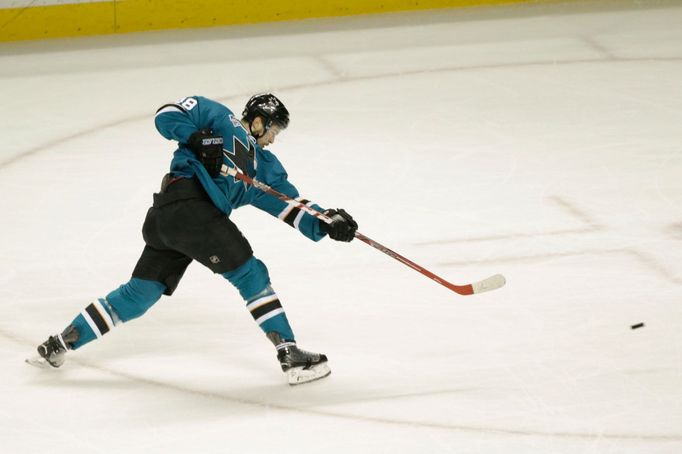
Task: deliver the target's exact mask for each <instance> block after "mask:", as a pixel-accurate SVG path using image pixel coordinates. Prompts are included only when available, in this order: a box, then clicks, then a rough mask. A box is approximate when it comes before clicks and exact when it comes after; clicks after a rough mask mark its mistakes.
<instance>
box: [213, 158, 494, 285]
mask: <svg viewBox="0 0 682 454" xmlns="http://www.w3.org/2000/svg"><path fill="white" fill-rule="evenodd" d="M227 174H228V175H230V176H233V177H234V178H236V179H238V180H241V181H243V182H245V183H247V184H250V185H252V186H253V187H255V188H257V189H260V190H261V191H263V192H265V193H267V194H270V195H271V196H273V197H276V198H278V199H279V200H281V201H283V202H286V203H289V204H293V205H294V206H295V207H296V208H299V209H301V210H303V211H305V212H306V213H308V214H310V215H312V216H315V217H316V218H318V219H320V220H321V221H322V222H325V223H327V224H331V223H332V219H331V218H330V217H329V216H326V215H325V214H323V213H320V212H319V211H317V210H315V209H314V208H311V207H309V206H307V205H306V204H304V203H300V202H298V201H296V200H294V199H292V198H291V197H289V196H287V195H285V194H282V193H281V192H279V191H276V190H274V189H272V187H270V186H268V185H267V184H265V183H262V182H260V181H258V180H256V179H255V178H251V177H250V176H248V175H246V174H244V173H242V172H240V171H238V170H237V169H236V168H233V167H228V170H227ZM355 238H357V239H358V240H360V241H362V242H363V243H366V244H368V245H369V246H372V247H373V248H374V249H377V250H378V251H381V252H383V253H384V254H386V255H388V256H389V257H391V258H392V259H395V260H397V261H399V262H401V263H402V264H404V265H406V266H409V267H410V268H412V269H413V270H415V271H417V272H418V273H421V274H423V275H424V276H426V277H428V278H430V279H432V280H433V281H435V282H437V283H439V284H440V285H442V286H444V287H446V288H448V289H450V290H452V291H453V292H455V293H458V294H460V295H473V294H476V293H482V292H487V291H490V290H495V289H498V288H500V287H502V286H503V285H504V284H505V282H506V281H505V278H504V276H502V275H501V274H496V275H494V276H490V277H489V278H486V279H483V280H482V281H478V282H474V283H472V284H465V285H455V284H453V283H451V282H448V281H447V280H445V279H443V278H442V277H440V276H438V275H436V274H435V273H432V272H431V271H429V270H427V269H426V268H424V267H422V266H420V265H418V264H416V263H415V262H413V261H412V260H410V259H408V258H406V257H403V256H402V255H400V254H398V253H397V252H395V251H393V250H391V249H389V248H387V247H386V246H384V245H382V244H380V243H378V242H376V241H374V240H373V239H371V238H369V237H368V236H366V235H363V234H362V233H360V232H355Z"/></svg>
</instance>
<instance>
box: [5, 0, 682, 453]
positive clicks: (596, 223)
mask: <svg viewBox="0 0 682 454" xmlns="http://www.w3.org/2000/svg"><path fill="white" fill-rule="evenodd" d="M680 24H682V5H681V4H680V2H674V1H664V0H660V1H655V2H654V1H652V2H644V1H634V0H627V1H620V2H615V1H600V2H597V3H595V2H585V1H583V2H576V3H574V4H572V5H569V4H559V5H554V6H544V7H541V6H537V5H535V6H533V5H527V6H515V7H505V8H502V7H498V8H478V9H465V10H450V11H432V12H421V13H406V14H393V15H386V16H371V17H358V18H347V19H334V20H317V21H303V22H292V23H282V24H277V25H272V24H271V25H258V26H245V27H234V28H216V29H210V30H202V31H197V30H195V31H168V32H157V33H146V34H137V35H126V36H117V37H97V38H87V39H71V40H57V41H51V42H33V43H12V44H2V45H0V78H1V82H0V83H1V85H0V93H1V95H2V110H1V111H0V118H1V124H0V131H1V135H0V137H1V139H2V147H0V148H1V151H0V194H1V196H0V213H2V227H1V229H2V230H1V231H0V233H1V234H0V284H1V285H0V359H1V360H2V362H1V364H2V367H1V368H0V370H1V372H0V376H1V377H2V383H1V385H2V386H1V387H0V451H1V452H2V453H50V454H57V453H70V454H71V453H79V452H87V453H161V452H164V453H187V452H190V453H270V452H280V453H327V452H334V453H384V452H386V453H388V452H390V453H450V452H452V453H500V454H502V453H504V454H508V453H532V454H535V453H538V454H539V453H543V454H545V453H567V454H576V453H618V454H623V453H635V452H637V453H670V454H672V453H680V452H682V329H681V324H682V145H681V144H682V85H681V83H682V27H681V26H680ZM265 90H272V91H274V92H275V93H277V94H278V95H279V96H280V97H281V98H282V99H283V100H284V101H285V103H286V104H287V106H288V107H289V109H290V110H291V112H292V115H293V117H292V122H291V126H290V128H289V129H288V130H287V131H285V132H284V133H283V134H282V135H281V136H280V137H279V138H278V141H277V143H275V145H274V146H273V147H272V150H273V151H275V152H276V153H277V154H278V156H279V157H280V158H281V160H282V161H283V162H284V164H285V165H286V167H287V169H288V171H289V176H290V179H291V181H292V182H294V183H295V184H296V185H297V186H298V188H299V189H300V191H301V193H302V194H303V195H305V196H306V197H308V198H311V199H313V200H315V201H317V202H318V203H320V204H321V205H323V206H326V207H343V208H345V209H347V210H348V211H349V212H351V213H352V214H353V215H354V216H355V217H356V218H357V219H358V221H359V224H360V230H361V232H363V233H364V234H366V235H368V236H370V237H371V238H374V239H376V240H378V241H380V242H382V243H384V244H386V245H387V246H389V247H391V248H393V249H395V250H396V251H398V252H400V253H402V254H403V255H405V256H407V257H409V258H411V259H412V260H414V261H416V262H417V263H419V264H421V265H422V266H425V267H426V268H428V269H430V270H432V271H434V272H436V273H437V274H439V275H441V276H443V277H444V278H446V279H448V280H451V281H452V282H455V283H460V284H461V283H467V282H471V281H474V280H478V279H481V278H484V277H486V276H489V275H492V274H495V273H503V274H505V275H506V277H507V279H508V284H507V286H506V287H504V288H503V289H500V290H497V291H494V292H490V293H486V294H483V295H480V296H469V297H462V296H459V295H457V294H455V293H453V292H451V291H449V290H447V289H445V288H444V287H441V286H439V285H438V284H436V283H435V282H433V281H430V280H428V279H427V278H425V277H424V276H422V275H420V274H418V273H417V272H415V271H413V270H411V269H409V268H408V267H406V266H404V265H402V264H400V263H398V262H397V261H395V260H392V259H391V258H389V257H387V256H385V255H383V254H381V253H379V252H378V251H376V250H374V249H372V248H370V247H367V246H366V245H365V244H363V243H361V242H359V241H355V242H353V243H351V244H341V243H335V242H332V241H328V240H327V241H322V242H320V243H313V242H311V241H308V240H307V239H305V238H304V237H303V236H301V235H299V234H298V233H297V232H295V231H294V230H292V229H290V228H289V227H288V226H286V225H284V224H283V223H280V222H279V221H277V220H276V219H274V218H271V217H269V216H268V215H267V214H264V213H262V212H260V211H258V210H256V209H253V208H244V209H240V210H239V211H237V212H235V213H234V216H233V218H234V220H235V222H236V223H237V224H238V225H239V226H240V228H241V230H242V231H243V232H245V234H246V235H247V237H248V238H249V240H250V242H251V244H252V245H253V247H254V249H255V251H256V255H257V256H258V257H259V258H261V259H262V260H263V261H265V263H266V264H267V265H268V267H269V269H270V272H271V276H272V282H273V286H274V287H275V289H276V290H277V291H278V293H279V295H280V297H281V298H282V300H283V303H284V305H285V307H286V309H287V313H288V315H289V318H290V320H291V321H292V324H293V326H294V329H295V331H296V333H297V336H298V340H299V343H300V344H301V346H302V347H303V348H307V349H311V350H317V351H322V352H325V353H327V354H328V356H329V358H330V365H331V367H332V370H333V372H332V375H331V376H330V377H329V378H328V379H325V380H323V381H320V382H317V383H314V384H310V385H306V386H301V387H294V388H291V387H289V386H288V385H286V384H285V381H284V375H283V374H282V373H281V372H280V371H279V368H278V364H277V362H276V359H275V357H274V352H273V349H272V347H271V345H270V344H269V342H268V341H267V340H266V339H265V337H264V336H263V334H262V333H261V332H260V330H259V329H258V328H257V326H256V325H255V324H254V323H253V321H252V320H251V318H250V316H249V315H248V313H247V311H246V310H245V309H244V307H243V306H244V304H243V302H242V301H241V300H240V298H239V296H238V294H237V292H236V291H235V290H234V289H233V288H232V287H230V286H229V284H228V283H227V282H226V281H225V280H224V279H222V278H221V277H219V276H214V275H213V274H211V273H210V271H208V270H206V269H204V268H202V267H201V266H200V265H197V264H194V265H192V266H191V267H190V269H189V270H188V272H187V274H186V275H185V277H184V279H183V281H182V283H181V285H180V288H179V289H178V291H177V292H176V294H175V295H174V296H173V297H171V298H164V299H162V300H161V301H160V302H159V303H158V304H157V305H156V306H155V307H154V308H152V309H151V310H150V312H149V313H148V314H146V315H145V316H144V317H143V318H141V319H138V320H136V321H134V322H131V323H129V324H126V325H124V326H122V327H120V328H117V329H116V330H115V331H114V332H112V333H110V334H108V335H107V336H106V337H105V338H103V339H101V340H99V341H97V342H94V343H92V344H90V345H88V346H86V347H84V348H83V349H81V350H79V351H77V352H73V353H70V354H69V356H68V357H67V364H66V365H65V366H64V367H63V368H62V369H59V370H39V369H36V368H32V367H30V366H27V365H25V364H24V363H23V361H24V358H25V357H27V356H30V355H31V354H32V352H33V351H34V348H35V346H36V345H37V344H38V343H39V342H41V341H43V340H44V339H45V338H46V337H47V336H48V335H49V334H53V333H55V332H57V331H60V330H61V329H62V328H63V327H64V326H65V325H66V324H67V323H68V322H70V321H71V320H72V319H73V317H75V316H76V315H77V314H78V312H79V311H80V310H81V309H82V308H84V307H85V306H86V305H87V304H88V302H89V301H91V300H92V299H93V298H96V297H100V296H104V295H105V294H106V293H108V292H109V291H111V290H113V289H114V288H116V287H117V286H118V285H120V284H122V283H124V282H126V281H127V280H128V278H129V276H130V273H131V271H132V269H133V266H134V264H135V261H136V260H137V258H138V255H139V253H140V251H141V249H142V245H143V241H142V237H141V233H140V228H141V224H142V220H143V218H144V215H145V212H146V210H147V207H148V206H149V204H150V202H151V194H152V193H153V192H154V191H155V190H156V189H157V188H158V185H159V182H160V180H161V177H162V175H163V174H164V173H165V171H166V169H167V167H168V163H169V158H170V155H171V152H172V150H173V144H172V143H169V142H167V141H166V140H165V139H163V138H162V137H161V136H160V135H158V133H157V132H156V130H155V128H154V125H153V115H154V111H155V110H156V108H157V107H159V106H161V105H162V104H164V103H167V102H171V101H174V100H176V99H178V98H180V97H183V96H186V95H193V94H200V95H204V96H208V97H212V98H215V99H218V100H220V101H222V102H224V103H226V104H228V105H230V106H232V107H233V108H234V109H235V110H237V111H239V109H240V108H241V106H242V105H243V104H244V102H245V101H246V99H247V98H248V96H249V95H250V94H252V93H254V92H258V91H265ZM639 322H642V323H644V324H645V326H644V327H643V328H640V329H637V330H632V329H630V326H631V325H633V324H635V323H639Z"/></svg>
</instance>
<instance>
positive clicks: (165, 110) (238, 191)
mask: <svg viewBox="0 0 682 454" xmlns="http://www.w3.org/2000/svg"><path fill="white" fill-rule="evenodd" d="M155 124H156V129H157V130H158V131H159V132H160V133H161V135H162V136H163V137H165V138H166V139H169V140H174V141H177V142H178V148H177V149H176V150H175V152H174V154H173V160H172V161H171V173H172V174H173V175H177V176H182V177H185V178H192V177H197V178H198V180H199V181H200V182H201V185H202V186H203V187H204V189H205V190H206V193H207V194H208V196H209V197H210V199H211V201H212V202H213V204H214V205H215V206H216V207H217V208H218V209H219V210H220V211H222V212H223V213H225V215H226V216H229V215H230V213H231V212H232V210H233V209H236V208H239V207H241V206H244V205H253V206H255V207H257V208H259V209H261V210H263V211H265V212H267V213H269V214H271V215H272V216H275V217H277V218H279V219H281V220H282V221H284V222H286V223H287V224H289V225H290V226H292V227H294V228H295V229H297V230H299V231H300V232H301V233H303V234H304V235H305V236H306V237H308V238H310V239H311V240H314V241H319V240H320V239H322V238H323V237H324V236H325V235H326V234H325V233H324V232H323V231H322V230H321V229H320V226H319V222H318V220H317V219H316V218H315V217H314V216H311V215H310V214H308V213H306V212H304V211H302V210H301V209H299V208H296V207H295V205H294V203H286V202H284V201H282V200H279V199H277V198H275V197H273V196H270V195H268V194H265V193H264V192H263V191H260V190H259V189H257V188H254V187H252V186H249V185H247V184H246V183H244V182H242V181H240V180H237V179H236V178H234V177H231V176H228V175H227V173H226V172H225V171H223V172H221V174H220V175H218V176H217V177H215V178H211V176H210V175H209V174H208V172H207V171H206V169H205V168H204V166H203V165H202V164H201V162H199V160H198V159H197V158H196V156H195V155H194V152H192V150H191V149H190V148H189V147H188V146H187V145H186V144H187V142H188V141H189V137H190V135H192V134H193V133H194V132H196V131H199V130H201V129H205V128H209V129H212V130H213V131H214V133H216V134H219V135H221V136H222V137H223V140H224V145H223V169H225V166H227V167H237V168H239V169H240V170H241V171H243V172H245V173H248V174H249V175H250V176H252V177H254V176H255V178H256V179H257V180H259V181H262V182H263V183H265V184H267V185H268V186H271V187H272V188H273V189H275V190H276V191H279V192H281V193H283V194H286V195H287V196H289V197H291V198H292V199H294V200H296V201H298V202H299V203H303V204H305V205H308V206H311V207H313V208H315V209H317V210H320V211H322V208H321V207H320V206H319V205H317V204H314V203H312V202H310V201H309V200H306V199H303V198H302V197H300V196H299V193H298V190H297V189H296V187H295V186H294V185H293V184H292V183H290V182H289V180H288V176H287V172H286V170H285V169H284V166H283V165H282V163H281V162H280V161H279V159H277V157H276V156H275V155H274V154H273V153H271V152H270V151H268V150H265V149H263V148H261V147H260V146H259V145H258V144H257V143H256V139H255V138H254V137H253V136H252V135H251V134H250V133H249V131H247V130H246V129H245V128H244V127H243V126H242V124H241V122H240V121H239V119H238V118H237V117H236V116H235V115H234V113H233V112H232V111H231V110H230V109H228V108H227V107H226V106H224V105H222V104H220V103H218V102H216V101H213V100H210V99H208V98H204V97H201V96H191V97H187V98H183V99H181V100H179V101H178V102H176V103H172V104H166V105H164V106H162V107H161V108H160V109H159V110H158V111H157V112H156V117H155Z"/></svg>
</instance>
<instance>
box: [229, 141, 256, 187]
mask: <svg viewBox="0 0 682 454" xmlns="http://www.w3.org/2000/svg"><path fill="white" fill-rule="evenodd" d="M248 144H249V145H248V146H247V145H245V144H244V143H242V141H241V140H239V139H238V138H237V136H232V150H234V151H230V150H227V149H223V154H224V155H225V158H227V160H228V161H230V162H231V163H232V165H233V166H234V167H236V168H237V169H239V170H240V171H241V172H242V173H245V174H246V175H248V176H250V177H251V178H253V177H255V176H256V166H257V163H256V148H255V147H254V145H253V143H251V142H250V141H249V142H248ZM234 182H235V183H236V182H237V178H236V177H234ZM244 185H245V186H246V185H247V183H246V182H244Z"/></svg>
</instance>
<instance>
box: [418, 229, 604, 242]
mask: <svg viewBox="0 0 682 454" xmlns="http://www.w3.org/2000/svg"><path fill="white" fill-rule="evenodd" d="M593 231H594V229H593V228H592V227H586V228H580V229H565V230H553V231H548V232H538V233H510V234H499V235H486V236H476V237H469V238H454V239H445V240H432V241H421V242H419V243H414V244H415V245H416V246H431V245H439V244H454V243H477V242H482V241H499V240H515V239H519V238H535V237H541V236H556V235H571V234H580V233H590V232H593Z"/></svg>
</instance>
